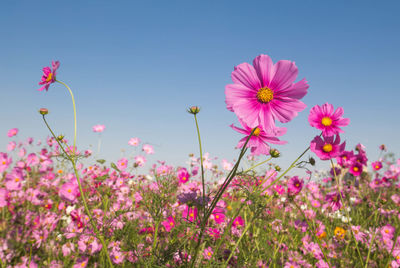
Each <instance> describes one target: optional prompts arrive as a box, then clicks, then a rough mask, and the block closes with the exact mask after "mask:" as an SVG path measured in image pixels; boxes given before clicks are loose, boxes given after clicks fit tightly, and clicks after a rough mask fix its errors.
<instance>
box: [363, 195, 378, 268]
mask: <svg viewBox="0 0 400 268" xmlns="http://www.w3.org/2000/svg"><path fill="white" fill-rule="evenodd" d="M381 193H382V192H380V193H379V195H378V198H377V199H376V201H375V207H376V204H377V203H378V201H379V198H380V197H381ZM377 216H378V209H375V219H374V228H375V226H376V222H377V218H378V217H377ZM377 234H378V232H377V231H376V230H375V233H374V235H373V237H372V239H371V243H370V244H369V248H368V254H367V260H366V261H365V266H364V267H365V268H367V267H368V261H369V256H370V254H371V249H372V244H373V243H374V241H375V237H376V235H377Z"/></svg>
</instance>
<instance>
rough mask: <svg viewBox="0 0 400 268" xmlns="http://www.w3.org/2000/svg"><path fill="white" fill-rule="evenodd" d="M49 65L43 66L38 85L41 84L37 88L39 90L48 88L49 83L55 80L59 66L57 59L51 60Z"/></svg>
mask: <svg viewBox="0 0 400 268" xmlns="http://www.w3.org/2000/svg"><path fill="white" fill-rule="evenodd" d="M51 67H52V69H50V67H44V68H43V76H42V80H41V81H40V82H39V85H43V86H42V87H41V88H39V89H38V90H39V91H42V90H43V89H46V91H47V90H49V87H50V85H51V84H53V83H54V82H55V81H56V73H57V69H58V67H60V62H59V61H56V62H54V61H52V62H51Z"/></svg>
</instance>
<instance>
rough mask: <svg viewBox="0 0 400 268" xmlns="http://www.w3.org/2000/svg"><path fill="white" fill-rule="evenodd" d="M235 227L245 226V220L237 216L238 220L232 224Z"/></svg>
mask: <svg viewBox="0 0 400 268" xmlns="http://www.w3.org/2000/svg"><path fill="white" fill-rule="evenodd" d="M232 226H233V227H238V226H244V220H243V218H242V217H240V216H237V217H236V219H235V220H234V221H233V223H232Z"/></svg>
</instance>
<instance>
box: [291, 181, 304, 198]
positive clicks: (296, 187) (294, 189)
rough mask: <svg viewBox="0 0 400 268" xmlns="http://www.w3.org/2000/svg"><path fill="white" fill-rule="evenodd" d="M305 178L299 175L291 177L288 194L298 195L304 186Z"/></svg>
mask: <svg viewBox="0 0 400 268" xmlns="http://www.w3.org/2000/svg"><path fill="white" fill-rule="evenodd" d="M303 184H304V182H303V180H300V179H299V177H298V176H294V177H291V178H290V180H289V181H288V194H289V195H297V194H298V193H300V191H301V189H302V188H303Z"/></svg>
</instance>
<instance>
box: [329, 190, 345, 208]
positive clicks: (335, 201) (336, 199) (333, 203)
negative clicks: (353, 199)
mask: <svg viewBox="0 0 400 268" xmlns="http://www.w3.org/2000/svg"><path fill="white" fill-rule="evenodd" d="M342 196H343V193H342ZM343 198H344V196H343ZM325 201H326V202H327V205H328V207H331V208H332V211H336V210H338V209H340V208H341V207H342V201H341V198H340V193H338V192H336V191H334V192H331V193H328V194H326V196H325Z"/></svg>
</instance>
